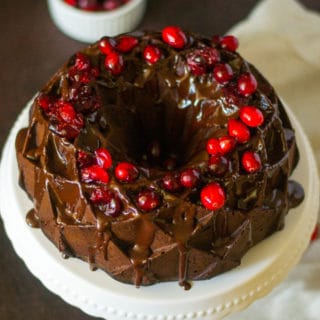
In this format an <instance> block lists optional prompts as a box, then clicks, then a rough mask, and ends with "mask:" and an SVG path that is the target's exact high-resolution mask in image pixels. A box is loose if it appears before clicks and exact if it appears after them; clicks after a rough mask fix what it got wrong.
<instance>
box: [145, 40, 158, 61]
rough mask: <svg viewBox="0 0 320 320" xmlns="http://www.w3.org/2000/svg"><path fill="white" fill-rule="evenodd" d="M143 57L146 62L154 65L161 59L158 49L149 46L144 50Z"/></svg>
mask: <svg viewBox="0 0 320 320" xmlns="http://www.w3.org/2000/svg"><path fill="white" fill-rule="evenodd" d="M143 57H144V60H146V61H147V62H149V63H151V64H155V63H157V62H158V61H159V59H160V58H161V51H160V49H159V48H158V47H156V46H153V45H151V44H150V45H148V46H146V47H145V48H144V50H143Z"/></svg>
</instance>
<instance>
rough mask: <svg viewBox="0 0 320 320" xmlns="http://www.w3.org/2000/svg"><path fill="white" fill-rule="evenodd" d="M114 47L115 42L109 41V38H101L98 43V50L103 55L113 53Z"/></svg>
mask: <svg viewBox="0 0 320 320" xmlns="http://www.w3.org/2000/svg"><path fill="white" fill-rule="evenodd" d="M114 46H115V41H114V40H112V39H110V38H107V37H103V38H102V39H101V40H100V41H99V49H100V51H101V52H102V53H104V54H105V55H108V54H110V53H111V52H113V51H114Z"/></svg>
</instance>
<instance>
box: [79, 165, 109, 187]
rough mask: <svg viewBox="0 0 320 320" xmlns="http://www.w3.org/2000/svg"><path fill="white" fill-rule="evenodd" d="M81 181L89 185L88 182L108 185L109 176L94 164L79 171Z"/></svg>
mask: <svg viewBox="0 0 320 320" xmlns="http://www.w3.org/2000/svg"><path fill="white" fill-rule="evenodd" d="M81 180H82V181H83V182H86V183H90V182H101V183H108V182H109V175H108V172H107V171H105V170H104V169H103V168H101V167H100V166H98V165H96V164H94V165H92V166H90V167H86V168H84V169H82V170H81Z"/></svg>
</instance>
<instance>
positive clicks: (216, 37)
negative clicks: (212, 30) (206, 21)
mask: <svg viewBox="0 0 320 320" xmlns="http://www.w3.org/2000/svg"><path fill="white" fill-rule="evenodd" d="M221 40H222V37H221V36H219V35H217V34H215V35H214V36H212V43H213V44H215V45H218V44H220V42H221Z"/></svg>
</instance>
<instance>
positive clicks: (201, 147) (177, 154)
mask: <svg viewBox="0 0 320 320" xmlns="http://www.w3.org/2000/svg"><path fill="white" fill-rule="evenodd" d="M237 47H238V41H237V39H236V38H235V37H233V36H224V37H218V36H216V37H213V39H209V38H206V37H203V36H200V35H196V34H192V33H188V32H184V31H183V30H181V29H180V28H178V27H174V26H170V27H166V28H164V29H163V30H162V32H135V33H131V34H125V35H120V36H118V37H114V38H107V37H105V38H103V39H101V40H100V41H98V42H97V43H95V44H93V45H91V46H89V47H87V48H85V49H84V50H83V51H81V52H78V53H76V54H75V55H73V56H72V57H71V58H70V59H69V60H68V61H67V63H66V64H65V65H64V66H63V67H62V68H61V69H60V70H59V71H58V72H57V73H56V74H55V75H54V76H53V77H52V79H51V80H50V81H49V82H48V83H47V85H46V86H45V87H44V88H43V89H42V90H41V92H40V93H39V94H38V96H37V97H36V98H35V100H34V102H33V105H32V108H31V110H30V122H29V127H28V128H24V129H22V130H21V131H20V132H19V134H18V136H17V140H16V151H17V159H18V164H19V169H20V184H21V186H22V188H23V189H24V190H25V191H26V192H27V194H28V195H29V197H30V198H31V199H32V200H33V203H34V209H33V210H32V211H30V212H29V213H28V215H27V221H28V223H29V224H31V225H33V226H38V227H40V228H41V229H42V231H43V232H44V233H45V235H46V236H47V237H48V238H49V239H50V240H51V241H52V242H53V243H54V244H55V245H56V246H57V247H58V249H59V250H60V251H61V252H62V253H63V254H64V255H65V256H74V257H78V258H80V259H82V260H84V261H87V262H89V264H90V265H91V267H92V269H95V268H101V269H103V270H105V271H106V272H107V273H108V274H109V275H110V276H112V277H113V278H115V279H117V280H119V281H122V282H125V283H133V284H135V285H136V286H140V285H149V284H153V283H156V282H163V281H172V280H179V283H180V284H181V285H183V286H184V287H185V288H188V287H189V283H188V280H199V279H208V278H211V277H213V276H215V275H217V274H220V273H222V272H225V271H227V270H229V269H231V268H234V267H236V266H238V265H239V263H240V261H241V258H242V257H243V255H244V254H245V253H246V252H247V251H248V249H249V248H250V247H252V246H253V245H255V244H256V243H258V242H259V241H261V240H263V239H265V238H266V237H268V236H269V235H270V234H272V233H274V232H275V231H277V230H280V229H281V228H283V226H284V218H285V216H286V214H287V212H288V210H289V209H290V208H291V207H294V206H297V205H298V204H299V203H300V201H301V200H302V198H303V190H302V189H301V187H300V186H299V185H298V184H297V183H296V182H293V181H289V176H290V175H291V173H292V171H293V169H294V168H295V166H296V165H297V161H298V151H297V147H296V141H295V135H294V130H293V129H292V127H291V124H290V121H289V119H288V117H287V115H286V112H285V110H284V108H283V105H282V103H281V101H280V100H279V98H278V97H277V95H276V93H275V92H274V90H273V88H272V87H271V86H270V84H269V83H268V82H267V81H266V80H265V79H264V77H263V76H262V75H261V74H260V73H259V72H258V71H257V70H256V69H255V68H254V67H253V66H252V65H251V64H249V63H248V62H247V61H245V60H244V59H243V58H242V57H241V56H240V55H239V54H238V53H236V49H237Z"/></svg>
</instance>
